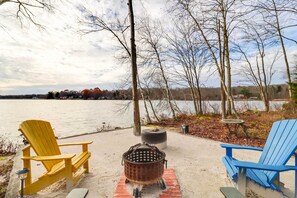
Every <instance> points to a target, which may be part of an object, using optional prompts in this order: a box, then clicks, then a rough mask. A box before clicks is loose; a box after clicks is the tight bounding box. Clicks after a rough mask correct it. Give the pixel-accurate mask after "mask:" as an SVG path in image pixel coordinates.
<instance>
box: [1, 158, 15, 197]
mask: <svg viewBox="0 0 297 198" xmlns="http://www.w3.org/2000/svg"><path fill="white" fill-rule="evenodd" d="M12 158H13V156H0V198H4V197H5V193H6V188H7V185H8V182H9V178H10V172H11V170H12V166H13V161H12Z"/></svg>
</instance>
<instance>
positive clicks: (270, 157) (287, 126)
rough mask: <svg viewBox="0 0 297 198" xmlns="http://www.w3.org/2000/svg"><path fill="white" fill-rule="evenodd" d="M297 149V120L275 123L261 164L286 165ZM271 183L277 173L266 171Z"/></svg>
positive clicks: (260, 161)
mask: <svg viewBox="0 0 297 198" xmlns="http://www.w3.org/2000/svg"><path fill="white" fill-rule="evenodd" d="M296 148H297V120H281V121H277V122H274V123H273V125H272V128H271V130H270V133H269V136H268V138H267V141H266V144H265V146H264V149H263V153H262V155H261V158H260V160H259V163H261V164H267V165H285V164H286V163H287V162H288V160H289V159H290V157H291V156H292V155H293V153H294V152H295V150H296ZM264 172H265V174H266V175H267V177H268V180H269V182H273V180H274V179H275V177H276V176H277V173H276V172H274V171H264Z"/></svg>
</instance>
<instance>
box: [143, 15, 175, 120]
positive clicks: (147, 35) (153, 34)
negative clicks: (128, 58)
mask: <svg viewBox="0 0 297 198" xmlns="http://www.w3.org/2000/svg"><path fill="white" fill-rule="evenodd" d="M160 27H161V25H160V23H159V24H157V25H156V24H151V22H150V21H149V19H148V18H144V19H143V20H142V27H141V29H140V30H139V35H140V43H141V45H142V53H143V55H142V57H145V58H146V59H150V61H149V64H150V65H151V66H154V67H156V68H158V70H159V73H160V76H161V79H162V82H163V83H164V87H165V89H164V90H165V96H166V100H167V103H168V105H169V108H170V111H171V114H172V117H173V118H176V112H175V111H176V105H175V104H174V102H173V97H172V94H171V91H170V86H169V81H168V77H167V75H166V71H165V70H166V69H165V63H164V60H163V58H162V54H163V53H164V49H162V42H163V41H162V40H163V39H164V35H163V31H162V29H161V28H160ZM147 62H148V61H147Z"/></svg>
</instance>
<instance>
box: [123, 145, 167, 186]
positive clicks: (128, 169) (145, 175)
mask: <svg viewBox="0 0 297 198" xmlns="http://www.w3.org/2000/svg"><path fill="white" fill-rule="evenodd" d="M165 157H166V154H165V153H164V152H162V151H160V150H159V149H158V148H157V147H156V146H151V145H149V144H146V143H143V144H136V145H134V146H131V147H130V149H129V150H128V151H127V152H125V153H124V154H123V161H122V165H124V168H125V171H124V172H125V176H126V178H127V180H128V181H130V182H132V183H134V184H138V185H149V184H153V183H156V182H159V181H162V182H163V180H162V176H163V173H164V164H166V167H167V160H165ZM165 188H166V186H165Z"/></svg>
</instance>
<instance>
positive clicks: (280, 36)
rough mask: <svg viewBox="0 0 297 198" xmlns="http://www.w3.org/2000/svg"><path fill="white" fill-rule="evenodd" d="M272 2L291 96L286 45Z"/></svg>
mask: <svg viewBox="0 0 297 198" xmlns="http://www.w3.org/2000/svg"><path fill="white" fill-rule="evenodd" d="M272 3H273V7H274V13H275V18H276V28H277V32H278V36H279V40H280V43H281V46H282V50H283V55H284V59H285V64H286V72H287V77H288V84H289V95H290V97H291V96H292V90H291V83H292V79H291V72H290V65H289V61H288V56H287V51H286V47H285V44H284V40H283V35H282V32H281V27H280V23H279V17H278V12H277V8H276V5H275V1H274V0H272Z"/></svg>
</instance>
